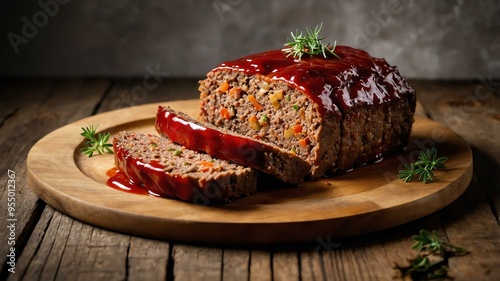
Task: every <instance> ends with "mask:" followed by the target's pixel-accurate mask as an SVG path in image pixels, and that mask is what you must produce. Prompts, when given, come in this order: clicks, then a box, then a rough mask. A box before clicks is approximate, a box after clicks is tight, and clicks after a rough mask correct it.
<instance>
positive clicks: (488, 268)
mask: <svg viewBox="0 0 500 281" xmlns="http://www.w3.org/2000/svg"><path fill="white" fill-rule="evenodd" d="M196 83H197V81H195V80H181V79H166V78H165V79H163V78H159V77H156V80H153V79H150V80H148V81H145V80H143V79H128V80H123V79H120V80H116V79H94V78H87V79H79V78H64V79H48V78H37V79H32V78H22V79H21V78H17V79H2V80H0V159H1V160H0V167H1V169H0V171H1V173H2V175H1V177H0V179H1V182H0V183H1V186H2V187H3V190H2V195H1V197H0V201H1V204H0V206H1V210H0V218H1V219H0V221H2V222H3V224H4V226H2V227H0V237H1V240H0V244H1V246H0V260H1V268H2V270H1V273H0V279H1V280H5V279H7V280H94V281H97V280H106V281H109V280H174V279H175V280H391V279H392V278H393V276H395V273H396V271H395V270H394V268H393V265H394V263H399V264H406V259H408V258H413V257H415V251H414V250H411V245H412V244H413V240H412V239H411V236H412V235H414V234H417V233H418V231H419V230H420V229H426V230H429V231H432V230H436V231H437V232H438V233H439V235H440V236H441V237H442V238H443V239H445V240H446V241H449V242H451V243H454V244H458V245H460V246H463V247H466V248H467V249H469V250H470V251H471V253H470V254H469V255H467V256H463V257H455V258H452V259H450V261H449V274H450V275H451V276H453V277H455V278H456V280H500V226H499V210H500V169H499V167H500V145H499V144H498V143H499V141H500V99H499V97H500V95H499V92H500V89H499V88H495V87H496V86H497V85H496V84H495V83H494V82H493V81H488V79H486V80H485V81H469V82H452V81H411V84H412V86H414V88H415V89H416V91H417V93H418V98H419V100H420V102H421V107H419V110H418V113H419V114H422V115H426V116H428V117H429V118H432V119H434V120H436V121H438V122H441V123H443V124H445V125H446V126H448V127H450V128H451V129H453V130H454V131H455V132H457V133H458V134H459V135H461V136H462V137H463V138H464V139H465V140H466V141H467V142H468V143H469V144H470V145H471V146H472V150H473V155H474V176H473V179H472V182H471V184H470V185H469V187H468V189H467V190H466V192H465V193H464V194H463V195H462V196H460V198H458V199H457V200H456V201H454V202H453V203H452V204H451V205H449V206H447V207H445V208H443V209H442V210H440V211H438V212H436V213H433V214H432V215H429V216H427V217H424V218H421V219H419V220H417V221H414V222H411V223H407V224H405V225H402V226H399V227H395V228H392V229H389V230H386V231H381V232H377V233H374V234H369V235H363V236H360V237H351V238H347V239H340V240H331V239H328V237H325V238H318V239H317V241H311V243H308V244H300V245H297V244H294V245H270V246H254V247H250V246H239V247H238V246H222V245H201V244H187V243H182V242H177V241H158V240H151V239H147V238H141V237H136V236H130V235H126V234H121V233H115V232H112V231H108V230H105V229H101V228H97V227H94V226H92V225H88V224H86V223H82V222H80V221H77V220H74V219H72V218H71V217H68V216H66V215H64V214H62V213H60V212H58V211H56V210H54V209H53V208H51V207H50V206H48V205H46V204H45V203H44V202H43V201H41V200H40V199H39V198H38V197H37V196H36V195H34V193H33V192H32V191H31V190H30V187H29V186H28V183H27V179H26V178H27V177H26V157H27V154H28V152H29V150H30V148H31V147H32V146H33V144H34V143H35V142H36V141H37V140H39V139H40V138H42V137H43V136H45V135H46V134H47V133H49V132H51V131H52V130H54V129H56V128H58V127H61V126H63V125H65V124H68V123H71V122H73V121H76V120H78V119H81V118H84V117H87V116H90V115H94V114H98V113H102V112H105V111H109V110H113V109H118V108H122V107H128V106H134V105H138V104H145V103H153V102H161V101H167V100H181V99H193V98H197V97H198V94H197V90H196V89H197V84H196ZM495 90H496V92H495ZM54 149H57V147H54ZM9 176H10V178H9ZM9 179H11V180H13V181H10V182H8V180H9ZM8 183H9V184H8ZM12 183H14V184H15V190H13V189H12V185H11V184H12ZM9 185H10V188H9ZM9 191H10V192H11V193H9ZM12 191H13V192H12ZM11 198H15V209H10V210H9V209H8V202H10V201H8V200H12V199H11ZM12 218H14V219H15V220H14V221H13V220H9V219H12ZM374 223H376V222H374ZM12 226H14V227H15V229H13V227H12ZM14 242H15V244H14ZM11 247H15V249H14V251H11ZM12 262H15V264H13V263H12ZM14 266H15V269H12V268H13V267H14ZM10 271H15V273H11V272H10Z"/></svg>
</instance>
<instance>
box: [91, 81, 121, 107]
mask: <svg viewBox="0 0 500 281" xmlns="http://www.w3.org/2000/svg"><path fill="white" fill-rule="evenodd" d="M114 86H115V81H114V80H111V81H110V82H109V85H108V87H106V89H105V90H104V93H103V94H102V96H101V98H100V99H99V101H97V103H96V105H95V106H94V109H92V113H91V114H90V115H96V114H97V113H99V109H100V108H101V106H102V104H103V103H104V100H106V98H107V97H108V95H109V93H110V92H111V89H113V87H114Z"/></svg>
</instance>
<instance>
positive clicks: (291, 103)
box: [199, 46, 416, 178]
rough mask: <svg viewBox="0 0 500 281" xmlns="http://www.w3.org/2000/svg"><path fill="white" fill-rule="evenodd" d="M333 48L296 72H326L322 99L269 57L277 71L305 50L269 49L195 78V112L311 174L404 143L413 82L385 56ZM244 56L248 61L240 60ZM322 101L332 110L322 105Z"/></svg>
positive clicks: (346, 166)
mask: <svg viewBox="0 0 500 281" xmlns="http://www.w3.org/2000/svg"><path fill="white" fill-rule="evenodd" d="M338 47H339V46H338ZM338 49H339V51H338V55H339V56H340V57H341V58H340V59H339V60H337V61H335V58H333V59H328V60H325V59H323V58H311V59H310V60H311V64H314V63H316V65H320V66H319V68H317V69H313V68H311V69H309V70H308V71H309V72H307V74H305V75H304V76H300V75H297V76H296V78H299V79H300V78H301V77H303V78H305V77H308V78H314V79H315V78H316V77H315V76H319V77H320V78H321V77H322V76H321V75H325V74H324V73H333V74H332V75H333V76H332V77H328V79H329V80H328V79H326V78H325V80H324V81H328V83H330V84H328V83H325V85H328V86H329V87H330V88H331V93H330V94H329V95H328V96H326V98H327V99H328V100H327V101H326V102H325V100H324V98H325V96H323V97H322V102H323V105H319V104H318V102H317V101H314V100H312V99H311V96H310V95H308V94H306V93H305V92H304V89H303V88H301V87H298V86H297V85H292V83H289V81H288V82H287V81H285V80H286V79H282V76H280V77H281V78H275V76H273V73H274V71H271V70H272V69H273V67H274V66H272V64H273V63H274V65H275V66H277V67H275V69H277V70H278V71H281V70H282V69H284V67H283V65H285V67H288V68H293V67H295V69H296V71H298V72H299V71H304V68H307V67H308V65H307V64H308V63H309V60H308V59H309V58H307V59H304V60H305V61H304V62H290V60H288V61H287V59H286V58H283V57H282V56H281V57H280V55H281V54H280V53H279V51H270V52H265V53H262V54H255V55H251V56H249V57H246V58H242V59H238V60H235V61H236V62H237V63H233V62H234V61H231V62H226V63H223V64H221V65H220V66H219V67H217V68H215V69H214V70H212V71H210V72H208V73H207V78H206V79H204V80H201V81H200V86H199V91H200V116H199V119H200V120H202V121H205V122H209V123H211V124H214V125H215V126H220V127H222V128H225V129H227V130H231V131H234V132H237V133H240V134H243V135H246V136H249V137H253V138H257V139H261V140H263V141H266V142H270V143H272V144H274V145H276V146H278V147H281V148H283V149H285V150H289V151H293V152H294V153H296V154H297V155H298V156H300V157H302V158H303V159H304V160H306V161H307V162H308V163H310V164H311V170H310V176H311V177H312V178H318V177H321V176H324V175H325V174H326V173H330V172H343V171H348V170H350V169H352V168H353V167H355V166H359V165H364V164H366V163H370V162H374V161H376V160H379V159H381V158H382V157H383V155H386V154H388V153H390V152H392V151H395V150H397V149H399V148H401V147H402V146H404V145H406V143H407V142H408V138H409V135H410V133H411V127H412V123H413V114H414V111H415V104H416V100H415V92H414V91H413V89H412V88H411V87H410V86H409V85H408V83H407V81H406V80H405V79H404V78H402V77H401V76H400V74H399V72H398V71H397V68H395V67H392V66H389V65H388V64H387V63H386V62H385V60H383V59H376V58H372V57H370V56H369V55H368V54H367V53H366V52H363V51H361V50H356V49H353V48H349V47H339V48H338ZM323 60H325V62H328V63H332V64H331V65H333V68H335V69H334V70H333V71H331V72H329V71H330V69H325V68H326V67H323V66H321V64H323ZM245 61H252V62H251V63H252V65H251V66H248V65H247V66H244V64H245ZM318 61H319V63H317V62H318ZM259 63H260V64H259ZM234 65H236V66H237V67H233V66H234ZM254 65H257V67H256V68H255V69H253V68H252V67H254ZM337 66H338V67H337ZM245 67H247V68H245ZM266 67H269V71H268V72H266V71H267V70H265V69H264V70H263V68H266ZM337 68H338V69H337ZM256 69H258V70H256ZM337 70H338V71H337ZM252 71H253V72H258V73H252ZM286 71H288V70H286ZM319 81H323V80H321V79H320V80H319ZM306 84H307V83H306ZM316 93H317V92H316ZM325 103H326V104H328V103H331V104H332V108H334V110H332V112H328V113H327V114H325V113H324V112H321V110H320V109H321V106H324V104H325Z"/></svg>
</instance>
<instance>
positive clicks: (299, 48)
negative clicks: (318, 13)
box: [282, 23, 340, 60]
mask: <svg viewBox="0 0 500 281" xmlns="http://www.w3.org/2000/svg"><path fill="white" fill-rule="evenodd" d="M322 26H323V24H322V23H321V24H320V25H318V26H316V28H314V30H312V29H309V28H307V27H306V34H305V35H304V33H303V32H302V31H301V32H300V33H299V31H298V30H297V31H295V34H293V32H291V35H292V39H291V40H290V39H288V42H287V43H286V44H285V47H287V48H284V49H282V51H283V52H284V53H285V54H286V57H289V56H293V57H294V58H296V59H298V60H301V59H302V56H303V55H304V54H309V55H319V54H322V55H323V57H325V58H326V57H327V55H326V54H327V53H329V54H332V55H334V56H335V57H337V58H339V59H340V57H339V56H338V55H337V54H335V53H334V50H335V47H336V46H337V41H335V42H334V43H333V46H331V47H330V44H326V45H324V44H323V43H321V40H323V39H325V36H320V35H319V32H320V31H321V28H322Z"/></svg>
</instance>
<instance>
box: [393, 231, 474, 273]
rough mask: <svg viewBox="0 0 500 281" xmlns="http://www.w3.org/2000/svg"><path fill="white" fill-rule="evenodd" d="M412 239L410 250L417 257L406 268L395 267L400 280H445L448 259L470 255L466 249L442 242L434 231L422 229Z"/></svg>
mask: <svg viewBox="0 0 500 281" xmlns="http://www.w3.org/2000/svg"><path fill="white" fill-rule="evenodd" d="M412 239H413V240H415V244H413V246H412V249H414V250H417V251H418V254H417V256H416V257H415V258H414V259H411V260H408V262H409V265H408V266H399V265H396V266H395V268H396V269H398V270H399V272H400V277H402V278H404V277H407V276H409V277H411V279H412V280H431V279H437V278H441V279H442V278H447V277H448V261H449V258H451V257H453V256H463V255H467V254H468V253H470V252H469V251H468V250H467V249H464V248H462V247H459V246H455V245H453V244H451V243H448V242H445V241H442V240H441V239H440V238H439V236H438V234H437V233H436V231H433V232H432V233H431V232H429V231H427V230H423V229H422V230H420V232H419V234H417V235H413V236H412ZM431 256H438V259H437V260H436V259H433V260H431V259H430V257H431Z"/></svg>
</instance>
